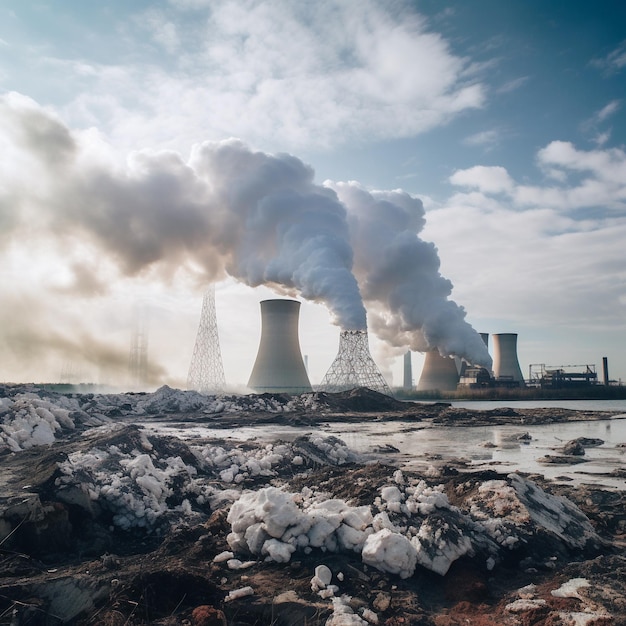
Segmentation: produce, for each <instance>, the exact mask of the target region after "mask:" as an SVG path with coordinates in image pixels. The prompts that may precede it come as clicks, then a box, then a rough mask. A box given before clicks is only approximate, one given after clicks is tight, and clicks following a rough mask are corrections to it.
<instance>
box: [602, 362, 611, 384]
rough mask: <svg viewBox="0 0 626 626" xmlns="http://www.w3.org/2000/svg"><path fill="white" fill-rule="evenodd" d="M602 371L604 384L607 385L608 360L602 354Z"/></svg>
mask: <svg viewBox="0 0 626 626" xmlns="http://www.w3.org/2000/svg"><path fill="white" fill-rule="evenodd" d="M602 373H603V374H604V384H605V385H607V386H608V385H609V360H608V359H607V358H606V357H605V356H603V357H602Z"/></svg>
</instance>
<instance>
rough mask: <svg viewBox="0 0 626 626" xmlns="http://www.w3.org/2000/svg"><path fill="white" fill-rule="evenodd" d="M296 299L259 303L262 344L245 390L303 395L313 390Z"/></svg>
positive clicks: (298, 305)
mask: <svg viewBox="0 0 626 626" xmlns="http://www.w3.org/2000/svg"><path fill="white" fill-rule="evenodd" d="M299 315H300V303H299V302H298V301H297V300H263V301H262V302H261V342H260V344H259V352H258V354H257V357H256V361H255V362H254V367H253V368H252V373H251V374H250V380H249V381H248V387H250V388H251V389H254V390H255V391H258V392H259V393H294V394H297V393H305V392H307V391H312V389H311V383H310V382H309V377H308V375H307V373H306V368H305V366H304V361H303V360H302V353H301V351H300V340H299V337H298V317H299Z"/></svg>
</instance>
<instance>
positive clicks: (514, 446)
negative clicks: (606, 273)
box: [144, 418, 626, 489]
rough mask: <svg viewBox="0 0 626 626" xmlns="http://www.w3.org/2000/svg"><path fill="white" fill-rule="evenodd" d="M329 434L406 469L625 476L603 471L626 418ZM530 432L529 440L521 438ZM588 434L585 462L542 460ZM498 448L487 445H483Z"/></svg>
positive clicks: (242, 436)
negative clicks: (594, 443) (460, 464)
mask: <svg viewBox="0 0 626 626" xmlns="http://www.w3.org/2000/svg"><path fill="white" fill-rule="evenodd" d="M144 425H145V426H146V427H147V428H150V429H154V430H158V431H160V432H164V433H168V434H171V435H176V436H178V437H181V438H182V439H185V440H190V441H193V440H194V439H202V438H220V439H228V438H230V439H232V440H233V441H245V440H250V439H257V440H260V441H267V442H271V441H276V440H279V439H281V440H283V441H293V440H294V439H295V438H296V437H299V436H301V435H303V434H306V433H310V432H315V431H313V430H312V429H311V428H305V427H293V428H291V427H286V426H275V425H268V426H259V427H254V428H250V427H241V428H236V429H231V430H223V429H211V428H207V427H205V426H192V427H190V428H186V427H183V425H178V426H177V425H176V424H158V425H157V424H150V423H145V424H144ZM319 430H322V431H323V434H325V435H331V434H332V435H335V436H337V437H340V438H341V439H342V440H343V441H345V442H346V444H347V445H348V446H349V447H350V448H351V449H352V450H354V451H356V452H360V453H366V454H370V453H372V451H373V450H375V449H376V448H382V447H384V446H387V445H391V446H394V447H395V448H397V449H398V451H399V452H398V453H397V454H393V455H390V454H385V455H384V458H390V459H391V458H393V459H395V460H400V461H401V462H402V463H403V464H404V466H405V467H407V468H411V467H414V468H417V467H421V468H423V467H428V465H430V464H431V463H432V459H433V457H436V458H440V459H442V460H444V461H445V460H448V459H449V460H453V459H459V458H460V459H464V460H465V461H466V462H467V464H468V466H469V467H468V469H471V468H476V469H478V468H480V469H489V468H492V469H495V470H497V471H499V472H502V473H507V472H512V471H521V472H530V473H536V474H542V475H543V476H545V477H546V478H550V479H557V478H558V477H565V479H566V480H568V482H571V481H574V482H575V483H589V484H596V485H603V486H606V487H611V488H617V489H625V488H626V484H625V481H624V479H623V478H615V477H611V476H606V475H605V474H607V473H609V472H611V471H613V470H615V469H618V468H623V467H624V462H625V461H626V448H622V447H619V444H624V443H625V442H626V419H617V418H613V419H606V420H597V421H588V422H568V423H561V424H546V425H538V426H528V427H520V426H490V427H484V426H479V427H457V428H455V427H446V428H442V427H438V426H426V427H424V426H423V425H420V426H416V425H415V423H409V422H381V421H376V422H363V423H361V424H359V425H358V426H355V425H354V424H341V423H338V424H337V423H335V424H325V425H324V426H323V427H322V428H321V429H318V431H317V432H319ZM526 433H528V435H530V439H529V440H520V439H518V437H519V436H520V435H524V434H526ZM579 437H587V438H593V439H602V440H603V441H604V443H603V444H602V445H601V446H598V447H588V448H586V450H585V455H584V456H583V457H582V458H583V459H584V460H585V462H584V463H579V464H575V465H571V464H568V465H560V464H559V465H556V464H549V465H546V464H544V463H540V462H539V459H540V458H542V457H544V456H546V455H554V456H556V455H559V454H560V452H559V448H561V447H562V446H563V445H564V444H565V443H566V442H567V441H570V440H572V439H577V438H579ZM486 443H488V444H491V445H493V446H494V447H486V446H485V444H486Z"/></svg>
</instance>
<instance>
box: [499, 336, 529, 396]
mask: <svg viewBox="0 0 626 626" xmlns="http://www.w3.org/2000/svg"><path fill="white" fill-rule="evenodd" d="M493 375H494V378H495V379H496V380H503V381H504V380H512V381H516V382H519V383H520V384H522V385H523V384H524V377H523V376H522V370H521V369H520V366H519V362H518V360H517V333H500V334H497V335H493Z"/></svg>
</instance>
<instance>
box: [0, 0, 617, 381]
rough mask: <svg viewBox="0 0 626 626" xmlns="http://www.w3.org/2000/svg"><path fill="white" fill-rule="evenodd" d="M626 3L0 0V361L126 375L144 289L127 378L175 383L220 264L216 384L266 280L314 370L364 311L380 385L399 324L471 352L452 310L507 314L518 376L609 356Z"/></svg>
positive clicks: (31, 374) (461, 318) (2, 367)
mask: <svg viewBox="0 0 626 626" xmlns="http://www.w3.org/2000/svg"><path fill="white" fill-rule="evenodd" d="M596 4H598V3H596ZM624 23H626V7H625V6H624V5H623V3H622V2H620V1H618V0H607V1H606V2H603V3H599V4H598V6H595V5H593V4H590V3H588V2H583V1H581V0H572V1H571V2H567V3H560V2H550V3H545V2H540V1H539V0H530V1H527V0H524V1H521V0H519V1H513V2H507V3H502V2H498V1H496V0H478V2H476V3H471V6H470V5H468V3H465V2H461V1H460V0H456V1H451V2H443V3H442V2H435V1H433V0H423V1H420V2H413V1H408V0H406V1H404V0H401V1H400V2H397V3H387V2H382V1H380V2H378V1H375V0H365V1H364V2H359V3H352V2H345V3H344V2H341V3H340V2H329V3H304V4H302V5H300V4H299V3H292V2H288V1H287V0H266V1H264V2H261V1H260V0H246V1H245V2H244V1H243V0H241V1H239V0H211V1H210V2H209V0H158V1H157V2H148V1H147V0H138V1H137V2H134V3H131V4H129V3H126V2H121V1H120V0H113V1H112V2H107V3H104V4H102V3H84V2H79V1H78V0H69V1H68V2H64V3H62V4H59V3H55V2H51V1H48V0H42V1H41V2H37V3H7V4H4V5H3V6H2V7H0V50H1V51H2V56H0V145H1V146H2V148H3V164H4V165H3V168H2V170H1V171H0V280H1V281H2V285H3V293H2V303H1V304H2V306H1V307H0V350H2V354H3V359H2V361H1V362H0V380H6V381H15V382H27V381H40V382H41V381H55V380H59V378H60V377H61V376H62V375H63V376H66V375H68V374H67V372H68V371H69V370H68V367H70V366H71V369H72V371H80V372H81V375H84V376H87V377H88V376H91V377H92V378H93V379H97V380H99V381H110V382H111V383H116V382H119V381H120V380H121V379H124V378H126V377H127V374H128V352H129V342H130V340H131V337H130V335H131V328H132V307H133V306H134V304H135V303H136V302H142V304H143V305H145V306H146V307H147V308H148V310H149V312H150V351H149V363H148V364H147V365H146V370H145V372H142V377H145V380H146V384H147V385H149V386H158V385H160V384H164V383H167V384H170V385H172V386H180V387H184V386H185V382H186V375H187V370H188V367H189V363H190V359H191V355H192V350H193V346H194V338H195V336H196V332H197V329H198V315H199V311H200V306H201V301H202V294H203V293H204V291H205V290H206V288H207V286H208V285H209V284H210V283H211V282H214V281H216V308H217V317H218V319H219V320H220V342H221V347H222V352H223V360H224V370H225V377H226V380H227V381H229V382H232V383H234V384H241V385H245V383H246V381H247V378H248V376H249V374H250V372H251V370H252V366H253V361H254V354H255V347H256V346H257V345H258V342H259V337H260V320H259V319H258V302H259V301H260V300H263V299H268V298H275V297H277V296H278V297H283V296H288V297H295V298H297V299H298V300H301V302H302V308H301V316H300V319H301V321H300V328H301V336H300V340H301V347H302V352H303V354H305V355H306V356H307V357H308V364H309V377H310V379H311V383H312V384H314V385H315V384H318V383H319V381H321V379H322V377H323V375H324V373H325V372H326V371H327V369H328V367H329V366H330V364H331V363H332V360H333V358H334V356H335V354H336V349H337V345H338V341H339V335H340V331H341V329H345V328H350V329H353V330H357V329H359V328H361V329H362V327H363V326H364V324H365V320H367V327H368V331H369V340H370V348H371V352H372V356H373V357H374V360H375V361H376V363H377V364H378V366H379V367H380V369H381V370H382V372H383V374H384V375H385V377H386V379H387V380H388V382H390V384H393V385H395V386H399V385H400V384H401V383H402V377H403V369H402V368H403V354H404V353H405V352H406V348H407V347H408V345H409V343H411V342H413V346H412V348H413V349H414V350H416V349H419V348H423V349H424V350H426V349H427V348H428V347H429V346H432V345H435V344H436V345H438V346H441V345H444V346H445V347H444V351H446V352H449V353H457V354H458V353H459V352H470V353H473V352H475V351H476V350H478V352H480V351H481V349H482V348H481V346H480V345H478V344H477V343H475V340H476V337H475V335H476V333H474V332H473V331H471V332H470V330H468V328H470V327H473V329H475V330H476V331H478V332H488V333H490V334H498V333H512V332H514V333H518V336H519V341H518V345H517V349H518V356H519V363H520V367H521V370H522V374H523V375H524V377H527V376H528V368H529V367H530V366H531V365H532V364H537V363H545V364H549V365H560V364H595V365H596V366H597V367H598V369H599V368H600V363H601V362H602V359H603V357H607V358H608V363H609V369H610V375H611V378H613V379H626V350H624V346H625V344H626V315H625V313H626V291H625V288H626V287H625V286H626V251H625V250H624V245H623V241H624V240H625V239H626V200H625V198H626V187H625V185H626V182H625V181H626V151H625V149H624V145H625V144H626V118H625V115H626V107H625V106H624V104H625V102H626V81H625V80H624V73H625V72H626V42H625V41H624V35H623V32H622V25H623V24H624ZM233 137H236V138H238V139H237V140H233V139H232V138H233ZM194 146H195V147H194ZM229 167H232V169H229ZM241 172H244V173H246V172H247V173H249V174H250V176H245V175H243V174H240V173H241ZM354 181H358V182H354ZM399 189H402V190H403V191H402V192H399V191H398V190H399ZM235 190H239V191H241V192H242V193H241V194H239V195H238V193H235ZM268 190H269V191H268ZM381 190H388V191H381ZM389 190H393V191H389ZM246 193H247V194H248V195H247V196H246ZM250 194H252V195H250ZM255 194H256V195H255ZM289 194H292V195H291V196H289ZM270 196H271V197H272V198H273V200H276V199H277V198H282V199H283V200H284V203H282V204H281V202H278V201H272V202H268V201H267V198H268V197H270ZM251 198H253V201H251ZM303 198H304V199H306V201H304V200H303V202H302V203H301V204H298V202H299V200H302V199H303ZM296 199H299V200H298V202H296ZM294 205H297V206H299V207H300V208H299V209H298V210H299V213H298V215H299V217H298V218H297V219H295V218H294V219H292V218H293V210H292V209H293V207H294ZM289 212H291V213H290V214H289V216H287V213H289ZM281 216H282V217H281ZM285 216H287V217H288V219H287V221H285V220H284V219H283V218H284V217H285ZM279 218H280V219H279ZM272 220H273V221H272ZM287 223H289V224H290V225H291V226H292V228H286V224H287ZM278 233H280V236H281V237H283V236H285V238H284V240H283V242H282V243H283V244H284V245H283V246H282V247H281V246H278V245H275V238H276V236H277V234H278ZM328 233H332V235H333V236H332V237H325V238H324V236H325V235H326V234H328ZM287 235H288V237H287ZM312 242H315V243H312ZM320 242H321V243H320ZM330 260H332V264H329V263H330ZM260 261H262V263H260ZM320 268H325V269H326V270H328V272H327V275H326V276H321V275H320V273H319V269H320ZM330 274H332V275H333V277H334V279H333V280H332V281H329V280H327V278H328V275H330ZM337 285H342V287H341V288H337ZM366 314H367V317H366ZM453 326H455V327H456V328H455V329H454V330H452V327H453ZM418 328H424V329H425V333H426V339H428V340H427V341H426V342H425V343H422V339H423V338H424V337H420V333H418V332H416V329H418ZM424 358H425V357H424V356H423V353H422V355H418V354H416V353H414V362H413V368H414V371H413V378H414V379H415V380H416V381H417V380H419V374H420V368H421V363H422V362H423V360H424ZM68 364H70V365H68Z"/></svg>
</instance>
